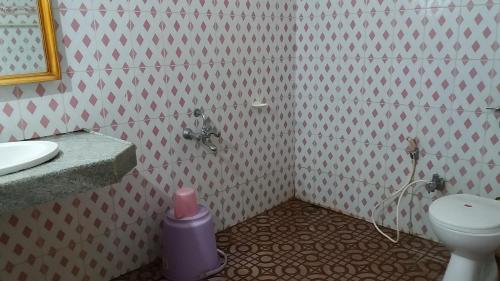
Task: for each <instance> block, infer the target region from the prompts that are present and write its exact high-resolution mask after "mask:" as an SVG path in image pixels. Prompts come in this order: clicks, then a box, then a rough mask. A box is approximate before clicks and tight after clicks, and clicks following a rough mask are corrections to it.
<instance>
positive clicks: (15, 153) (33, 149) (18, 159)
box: [0, 141, 59, 176]
mask: <svg viewBox="0 0 500 281" xmlns="http://www.w3.org/2000/svg"><path fill="white" fill-rule="evenodd" d="M58 153H59V147H58V145H57V143H55V142H50V141H21V142H7V143H0V176H3V175H6V174H10V173H15V172H17V171H21V170H24V169H29V168H32V167H35V166H38V165H40V164H42V163H44V162H47V161H49V160H50V159H52V158H54V157H56V155H57V154H58Z"/></svg>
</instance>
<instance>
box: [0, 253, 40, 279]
mask: <svg viewBox="0 0 500 281" xmlns="http://www.w3.org/2000/svg"><path fill="white" fill-rule="evenodd" d="M44 271H45V268H44V264H43V261H42V258H40V257H38V258H34V257H33V258H32V259H30V261H28V262H25V263H20V264H16V265H13V264H11V265H9V266H7V267H6V268H4V269H3V270H2V271H0V279H1V280H45V272H44Z"/></svg>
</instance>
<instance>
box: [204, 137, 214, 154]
mask: <svg viewBox="0 0 500 281" xmlns="http://www.w3.org/2000/svg"><path fill="white" fill-rule="evenodd" d="M201 142H202V143H203V144H204V145H205V146H207V147H208V149H210V151H212V152H217V146H215V144H214V143H213V142H212V140H211V139H210V137H207V138H203V140H202V141H201Z"/></svg>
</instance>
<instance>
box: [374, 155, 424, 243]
mask: <svg viewBox="0 0 500 281" xmlns="http://www.w3.org/2000/svg"><path fill="white" fill-rule="evenodd" d="M416 169H417V159H416V158H414V159H413V167H412V172H411V175H410V178H409V180H408V183H407V184H405V185H403V187H401V188H400V189H398V190H396V191H395V192H393V193H392V194H390V195H389V197H387V198H386V199H385V200H382V202H380V203H379V204H376V205H375V208H374V209H373V212H372V223H373V225H374V226H375V229H377V231H378V232H380V234H382V235H383V236H384V237H385V238H387V239H389V241H391V242H393V243H398V241H399V232H400V230H399V206H400V204H401V199H403V196H404V195H405V193H406V191H407V190H408V189H409V188H410V187H412V186H413V185H414V184H416V183H419V182H425V183H427V182H428V181H425V180H416V181H414V180H413V177H414V176H415V171H416ZM395 198H398V203H397V205H396V238H392V237H390V236H389V235H387V234H385V233H384V232H383V231H382V230H381V229H380V228H379V226H378V225H377V223H376V222H375V216H376V214H377V209H378V208H379V207H380V206H383V205H384V204H385V203H386V202H391V201H392V200H394V199H395Z"/></svg>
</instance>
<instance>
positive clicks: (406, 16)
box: [393, 0, 426, 59]
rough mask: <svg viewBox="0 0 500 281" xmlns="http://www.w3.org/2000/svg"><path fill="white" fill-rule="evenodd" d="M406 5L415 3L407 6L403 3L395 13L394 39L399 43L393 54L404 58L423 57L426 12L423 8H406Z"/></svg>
mask: <svg viewBox="0 0 500 281" xmlns="http://www.w3.org/2000/svg"><path fill="white" fill-rule="evenodd" d="M419 1H420V0H419ZM415 2H417V1H415ZM411 4H413V3H411ZM415 4H416V5H418V4H419V3H418V4H417V3H415ZM406 7H413V5H406V6H405V5H404V4H403V3H402V4H400V10H399V11H397V12H396V14H395V25H394V26H395V28H394V41H395V42H398V43H397V44H395V46H394V47H395V48H394V53H393V56H394V57H396V58H402V59H410V58H412V59H414V58H421V57H422V54H423V39H424V32H425V26H426V20H425V12H424V10H422V9H406Z"/></svg>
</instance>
